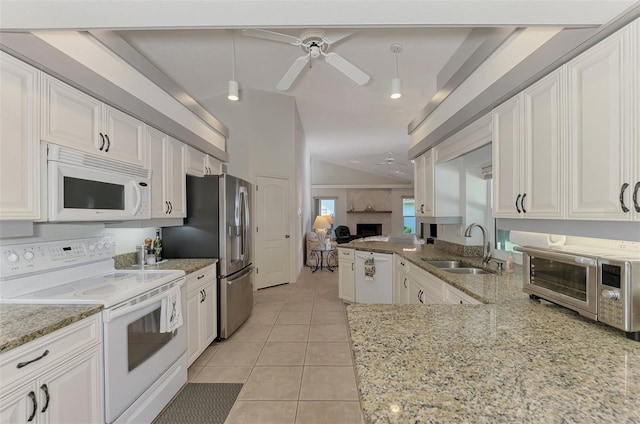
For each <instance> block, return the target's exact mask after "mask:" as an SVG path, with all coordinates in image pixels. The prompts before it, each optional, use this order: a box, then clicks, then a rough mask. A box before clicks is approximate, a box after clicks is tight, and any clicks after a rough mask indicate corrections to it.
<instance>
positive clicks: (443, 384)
mask: <svg viewBox="0 0 640 424" xmlns="http://www.w3.org/2000/svg"><path fill="white" fill-rule="evenodd" d="M345 246H346V247H351V248H355V249H358V250H368V251H376V252H383V253H399V254H401V255H402V256H403V257H405V258H406V259H408V260H409V261H411V262H412V263H414V264H416V265H418V266H420V267H421V268H423V269H425V270H427V271H429V272H431V273H433V274H434V275H436V276H438V277H439V278H441V279H442V280H444V281H446V282H447V283H449V284H451V285H453V286H455V287H457V288H459V289H461V290H463V291H465V292H466V293H468V294H470V295H472V296H474V297H476V298H477V299H480V300H482V301H483V302H485V304H483V305H349V306H348V307H347V317H348V322H349V330H350V336H351V345H352V349H353V355H354V361H355V369H356V377H357V380H358V391H359V395H360V402H361V406H362V409H363V413H364V417H365V421H366V422H368V423H423V422H425V423H426V422H434V423H435V422H437V423H442V422H474V423H475V422H490V423H497V422H545V423H546V422H579V423H587V422H593V423H596V422H597V423H601V422H620V423H622V422H624V423H636V422H640V407H638V404H637V399H639V398H640V343H638V342H635V341H632V340H629V339H627V338H625V336H624V333H623V332H622V331H620V330H617V329H614V328H612V327H608V326H606V325H603V324H600V323H597V322H594V321H591V320H588V319H586V318H582V317H580V316H578V315H577V314H576V313H575V312H573V311H570V310H568V309H566V308H562V307H559V306H556V305H553V304H551V303H547V302H540V303H538V302H533V301H531V300H529V298H528V296H527V295H526V294H525V293H524V292H522V268H521V267H519V266H517V267H516V272H515V273H514V274H510V275H508V274H502V275H493V274H482V275H459V274H449V273H446V272H444V271H441V270H438V269H437V268H434V267H432V266H430V265H428V264H426V263H425V262H424V261H423V260H422V259H459V260H463V261H465V262H469V263H474V264H480V265H481V263H480V258H467V257H457V256H455V255H452V254H447V253H443V252H439V251H436V250H435V249H434V248H433V246H417V250H415V251H411V250H403V249H407V248H409V249H411V248H413V246H411V245H409V246H408V245H394V244H386V245H385V243H380V242H377V243H375V242H371V243H350V244H348V245H341V246H340V247H345Z"/></svg>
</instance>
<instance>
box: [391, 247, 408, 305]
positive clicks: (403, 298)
mask: <svg viewBox="0 0 640 424" xmlns="http://www.w3.org/2000/svg"><path fill="white" fill-rule="evenodd" d="M408 262H409V261H407V260H406V259H405V258H403V257H402V256H400V255H398V254H394V255H393V269H394V281H393V303H409V275H408V274H407V268H408Z"/></svg>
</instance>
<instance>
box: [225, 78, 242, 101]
mask: <svg viewBox="0 0 640 424" xmlns="http://www.w3.org/2000/svg"><path fill="white" fill-rule="evenodd" d="M227 98H228V99H229V100H233V101H234V102H235V101H237V100H238V99H240V97H239V96H238V81H234V80H230V81H229V95H228V96H227Z"/></svg>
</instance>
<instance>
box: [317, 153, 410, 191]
mask: <svg viewBox="0 0 640 424" xmlns="http://www.w3.org/2000/svg"><path fill="white" fill-rule="evenodd" d="M407 172H408V173H410V174H413V169H408V170H407ZM311 184H316V185H356V184H367V185H371V186H375V185H376V184H411V182H410V181H405V180H399V179H395V178H388V177H384V176H382V175H377V174H371V173H369V172H364V171H358V170H356V169H352V168H347V167H346V166H341V165H336V164H334V163H330V162H327V161H324V160H320V159H317V158H313V157H312V158H311Z"/></svg>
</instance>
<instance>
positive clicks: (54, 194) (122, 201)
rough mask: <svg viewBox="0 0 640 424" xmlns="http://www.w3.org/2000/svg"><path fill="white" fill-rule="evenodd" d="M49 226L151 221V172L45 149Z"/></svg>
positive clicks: (63, 149)
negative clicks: (65, 223)
mask: <svg viewBox="0 0 640 424" xmlns="http://www.w3.org/2000/svg"><path fill="white" fill-rule="evenodd" d="M47 178H48V184H47V185H48V189H49V190H48V194H49V201H48V215H49V221H51V222H63V221H127V220H138V219H149V218H151V208H150V204H151V185H150V184H151V171H149V170H147V169H145V168H143V167H141V166H137V165H132V164H128V163H125V162H120V161H116V160H113V159H109V158H102V157H98V156H94V155H90V154H87V153H83V152H80V151H77V150H73V149H68V148H66V147H61V146H55V145H51V144H50V145H49V146H48V149H47Z"/></svg>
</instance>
